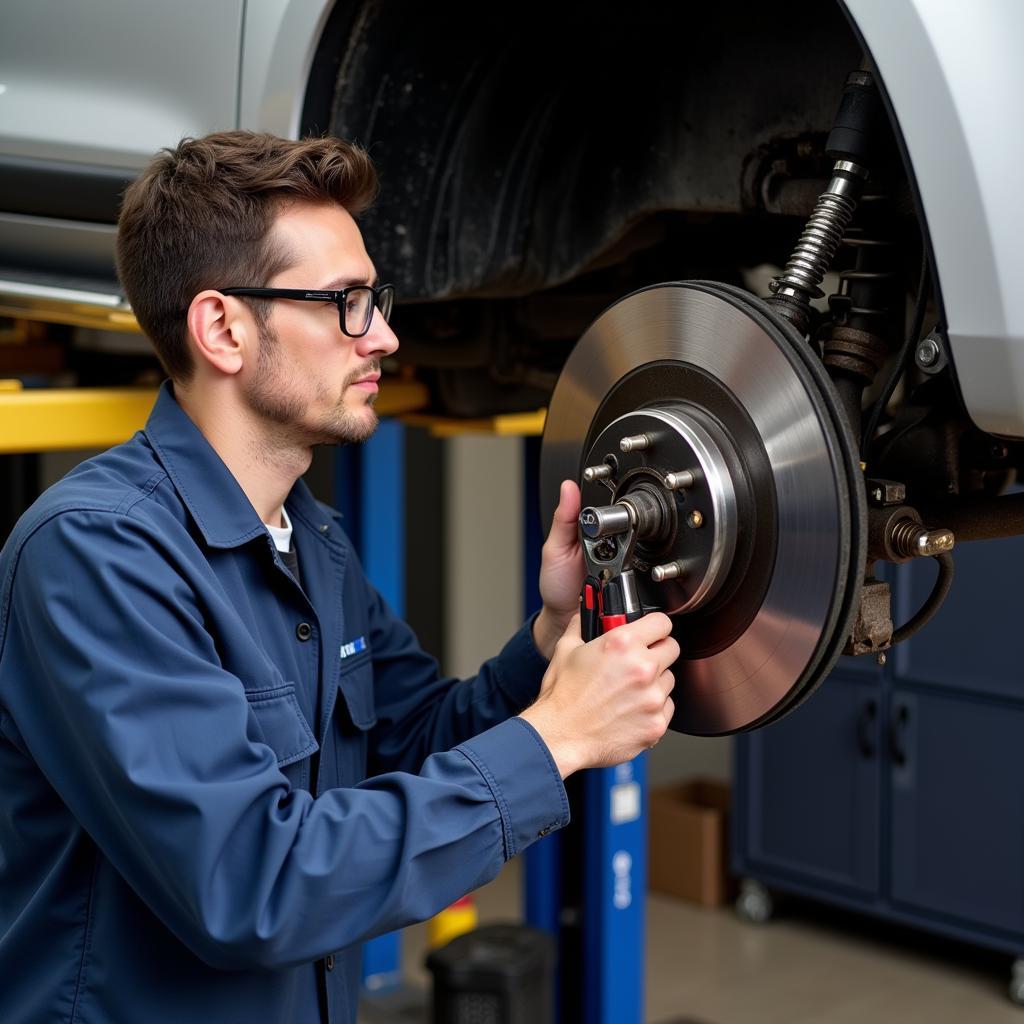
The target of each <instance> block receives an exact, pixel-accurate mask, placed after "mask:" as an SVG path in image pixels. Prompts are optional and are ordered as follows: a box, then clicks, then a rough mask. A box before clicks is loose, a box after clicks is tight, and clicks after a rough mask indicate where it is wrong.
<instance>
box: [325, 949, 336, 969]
mask: <svg viewBox="0 0 1024 1024" xmlns="http://www.w3.org/2000/svg"><path fill="white" fill-rule="evenodd" d="M324 966H325V967H326V968H327V970H329V971H333V970H334V954H333V953H328V954H327V956H325V957H324Z"/></svg>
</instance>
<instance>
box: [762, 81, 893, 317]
mask: <svg viewBox="0 0 1024 1024" xmlns="http://www.w3.org/2000/svg"><path fill="white" fill-rule="evenodd" d="M883 116H884V115H883V111H882V103H881V97H880V96H879V94H878V89H877V87H876V86H875V81H874V79H873V78H872V76H871V74H870V73H869V72H867V71H853V72H851V73H850V75H849V76H848V77H847V80H846V86H845V88H844V89H843V96H842V99H841V100H840V103H839V110H838V112H837V113H836V119H835V124H834V126H833V128H832V131H831V132H830V133H829V137H828V142H827V143H826V146H825V155H826V156H828V157H829V158H830V159H832V160H835V164H834V166H833V168H832V176H831V178H830V180H829V183H828V186H827V187H826V189H825V191H824V192H823V193H822V194H821V195H820V196H819V197H818V201H817V203H816V204H815V207H814V211H813V212H812V214H811V217H810V220H809V221H808V222H807V226H806V227H805V228H804V231H803V234H802V235H801V236H800V240H799V241H798V242H797V244H796V248H795V249H794V251H793V255H792V256H791V257H790V260H789V262H788V263H787V264H786V268H785V270H783V272H782V273H781V274H780V275H779V276H778V277H776V278H775V279H774V280H773V281H772V282H771V285H770V286H769V287H770V289H771V292H772V296H771V298H770V299H769V300H768V301H769V302H771V303H772V304H773V305H774V306H775V309H776V312H777V313H779V314H780V315H781V316H784V317H785V318H786V319H787V320H789V321H790V322H791V323H792V324H793V325H794V326H795V327H796V328H797V330H799V331H800V333H801V334H805V335H806V334H808V333H809V331H810V325H811V318H812V310H811V299H816V298H821V296H822V291H821V282H822V280H823V279H824V277H825V274H826V273H827V271H828V269H829V267H830V266H831V265H832V260H833V259H834V258H835V254H836V251H837V250H838V249H839V246H840V244H841V243H842V241H843V235H844V234H845V232H846V228H847V226H848V225H849V223H850V220H851V219H852V218H853V213H854V210H855V209H856V208H857V201H858V199H859V198H860V196H861V193H862V191H863V189H864V182H865V181H866V179H867V176H868V168H869V166H870V160H871V156H872V151H873V150H872V147H873V144H874V142H875V140H876V139H877V137H878V130H877V129H878V126H879V123H880V120H881V118H882V117H883Z"/></svg>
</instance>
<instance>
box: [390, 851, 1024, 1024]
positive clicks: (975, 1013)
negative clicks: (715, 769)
mask: <svg viewBox="0 0 1024 1024" xmlns="http://www.w3.org/2000/svg"><path fill="white" fill-rule="evenodd" d="M519 894H520V871H519V865H518V864H516V863H513V864H510V865H509V867H508V868H506V870H505V871H504V872H503V873H502V875H501V876H500V877H499V878H498V879H497V880H496V881H494V882H493V883H491V884H490V885H489V886H486V887H485V888H484V889H482V890H481V891H480V892H479V893H478V894H477V905H478V907H479V909H480V917H481V921H482V922H488V921H508V920H516V919H518V918H519V913H520V912H519ZM647 934H648V942H647V1018H646V1019H647V1021H648V1024H1024V1009H1020V1008H1017V1007H1015V1006H1013V1005H1012V1004H1011V1003H1010V1002H1009V1000H1008V999H1007V996H1006V986H1007V982H1008V980H1009V974H1008V971H1009V959H1008V958H1007V957H1003V956H1000V955H999V954H993V953H990V952H987V951H983V950H977V949H975V948H973V947H970V946H964V945H960V944H958V943H952V942H946V941H943V940H937V939H935V938H933V937H929V936H925V935H923V934H922V933H920V932H916V931H913V930H909V929H895V928H892V927H891V926H881V925H880V924H879V923H878V922H874V921H871V920H869V919H866V918H864V917H861V916H859V915H853V914H846V913H841V912H838V911H832V910H826V909H823V908H820V907H818V906H816V905H812V904H806V903H803V902H799V903H798V902H794V903H791V904H789V905H783V906H782V907H781V908H780V909H779V912H778V913H777V914H776V917H775V918H774V919H773V920H772V921H771V922H770V923H769V924H767V925H750V924H744V923H742V922H740V921H739V920H738V919H737V918H736V917H735V915H734V914H733V912H732V910H731V908H728V907H727V908H724V909H722V910H703V909H701V908H699V907H695V906H693V905H690V904H687V903H683V902H681V901H679V900H676V899H673V898H670V897H667V896H659V895H651V896H650V897H649V899H648V933H647ZM424 935H425V929H424V927H423V926H418V927H415V928H410V929H408V931H407V933H406V936H405V939H404V954H403V963H404V967H405V970H406V973H407V974H408V976H409V978H410V981H411V982H412V983H413V984H415V985H418V986H422V987H423V988H425V987H426V985H427V983H428V976H427V974H426V972H425V971H424V970H423V969H422V966H421V965H422V961H423V950H424ZM417 1016H419V1015H411V1016H410V1018H409V1019H410V1020H412V1019H416V1017H417Z"/></svg>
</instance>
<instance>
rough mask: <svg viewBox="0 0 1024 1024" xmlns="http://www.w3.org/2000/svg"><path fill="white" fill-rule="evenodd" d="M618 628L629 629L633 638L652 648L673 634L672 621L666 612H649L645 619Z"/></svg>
mask: <svg viewBox="0 0 1024 1024" xmlns="http://www.w3.org/2000/svg"><path fill="white" fill-rule="evenodd" d="M618 628H619V629H628V630H629V631H630V634H631V635H632V636H633V637H635V638H636V639H637V640H639V641H640V642H641V643H642V644H645V645H646V646H647V647H650V646H651V645H652V644H655V643H657V642H658V641H659V640H664V638H665V637H667V636H668V635H669V633H671V632H672V620H671V619H670V618H669V617H668V616H667V615H666V614H665V613H664V612H649V613H648V614H647V615H645V616H643V618H640V619H637V620H636V621H635V622H627V623H626V624H625V625H624V626H619V627H618Z"/></svg>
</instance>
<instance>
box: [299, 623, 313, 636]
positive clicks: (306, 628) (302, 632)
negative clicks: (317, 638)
mask: <svg viewBox="0 0 1024 1024" xmlns="http://www.w3.org/2000/svg"><path fill="white" fill-rule="evenodd" d="M295 635H296V636H297V637H298V638H299V639H300V640H308V639H309V638H310V637H311V636H312V635H313V627H312V626H311V625H310V624H309V623H308V622H300V623H299V624H298V625H297V626H296V627H295Z"/></svg>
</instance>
